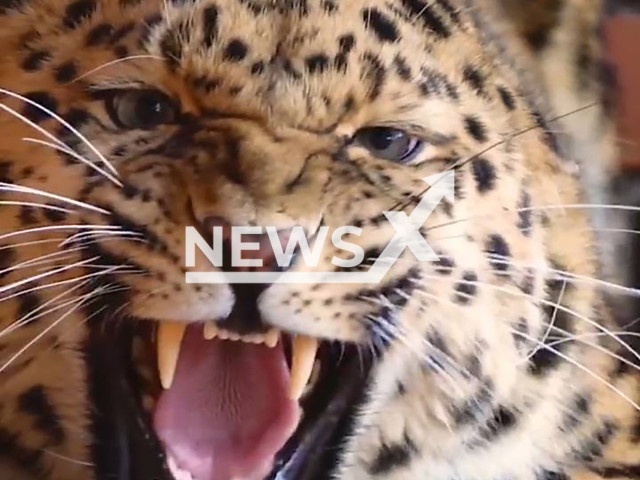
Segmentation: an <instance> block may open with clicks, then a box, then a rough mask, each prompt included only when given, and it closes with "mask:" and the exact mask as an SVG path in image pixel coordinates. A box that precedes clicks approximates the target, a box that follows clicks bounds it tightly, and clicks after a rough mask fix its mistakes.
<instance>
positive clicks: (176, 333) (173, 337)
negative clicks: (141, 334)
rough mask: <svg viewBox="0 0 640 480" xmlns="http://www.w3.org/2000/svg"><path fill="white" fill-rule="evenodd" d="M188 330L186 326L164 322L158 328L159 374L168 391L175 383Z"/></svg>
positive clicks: (163, 385)
mask: <svg viewBox="0 0 640 480" xmlns="http://www.w3.org/2000/svg"><path fill="white" fill-rule="evenodd" d="M186 329H187V325H186V324H184V323H175V322H162V323H160V325H159V327H158V372H159V373H160V383H161V384H162V387H163V388H164V389H168V388H169V387H171V384H172V383H173V376H174V374H175V372H176V365H177V364H178V356H179V355H180V344H181V343H182V338H183V337H184V333H185V331H186Z"/></svg>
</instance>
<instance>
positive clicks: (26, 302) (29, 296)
mask: <svg viewBox="0 0 640 480" xmlns="http://www.w3.org/2000/svg"><path fill="white" fill-rule="evenodd" d="M31 287H32V285H29V286H28V287H26V290H29V289H30V288H31ZM17 301H18V305H19V306H18V318H20V319H24V318H26V317H27V316H28V315H30V314H31V312H33V311H34V310H36V309H37V308H39V307H40V305H41V304H42V302H41V301H40V297H39V296H38V295H37V294H36V292H28V291H25V292H21V294H20V296H19V297H17Z"/></svg>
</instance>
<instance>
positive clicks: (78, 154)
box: [0, 0, 640, 480]
mask: <svg viewBox="0 0 640 480" xmlns="http://www.w3.org/2000/svg"><path fill="white" fill-rule="evenodd" d="M602 8H603V5H602V3H601V1H599V0H549V1H541V2H530V1H528V2H525V1H517V0H504V1H503V2H497V1H496V2H494V1H488V0H433V1H426V0H394V1H383V0H367V1H366V2H364V1H349V2H347V1H343V2H337V1H334V0H295V1H285V0H282V1H274V2H272V1H267V0H264V1H263V0H217V1H213V0H200V1H196V2H192V1H189V0H184V1H178V0H176V1H174V2H171V1H166V2H160V1H155V0H73V1H67V0H64V1H54V0H4V1H0V45H1V47H0V49H1V51H2V61H0V87H1V88H2V89H4V90H8V91H10V92H15V93H18V94H20V95H22V96H23V97H24V98H25V100H20V99H17V98H15V97H14V96H11V95H10V94H9V93H4V94H2V95H1V96H0V100H1V104H0V108H2V111H1V112H0V133H1V134H2V135H1V140H0V180H1V181H2V182H3V183H2V184H0V185H1V186H0V209H1V210H0V225H1V230H0V295H1V296H2V297H1V299H0V312H1V315H0V327H1V330H0V355H1V357H0V358H1V362H0V471H1V472H2V476H3V478H6V479H10V480H26V479H30V480H31V479H49V480H63V479H64V480H76V479H83V480H84V479H93V478H96V472H97V471H98V470H99V467H100V462H101V460H100V459H99V458H96V455H95V452H96V448H95V447H96V445H97V444H99V443H100V440H101V439H100V432H99V431H98V430H97V429H96V427H95V425H96V418H98V417H99V416H100V404H99V403H94V402H96V401H97V400H96V399H97V398H98V397H97V396H96V395H97V392H96V391H94V390H92V388H93V387H92V385H94V382H93V380H94V379H93V378H92V377H91V371H92V370H91V368H90V365H91V362H92V361H95V360H96V359H95V358H93V359H92V352H91V351H90V350H88V349H87V345H88V338H89V337H90V336H91V335H95V334H97V333H96V332H100V331H103V330H104V329H106V328H107V326H108V325H109V324H113V323H117V322H135V321H136V318H145V319H152V320H157V321H165V320H181V321H187V322H202V321H208V320H211V319H216V318H224V317H225V316H226V315H227V314H228V313H229V311H230V310H231V308H232V305H233V302H234V297H233V291H232V289H231V287H229V286H228V285H192V284H185V283H184V273H185V267H184V265H185V245H184V241H185V240H184V229H185V227H186V226H189V225H192V224H193V223H194V222H198V223H201V224H206V223H207V221H208V219H210V218H211V217H221V218H224V219H227V220H228V221H229V222H231V223H233V224H235V225H276V226H280V227H288V226H292V225H302V226H304V227H305V228H307V230H308V231H310V232H314V231H316V229H317V228H318V226H319V225H320V224H321V223H322V224H324V225H328V226H330V227H332V228H336V227H337V226H341V225H358V226H360V227H361V228H362V229H363V232H362V235H361V236H359V237H357V238H355V237H352V238H350V241H353V242H355V243H359V244H361V245H362V247H363V248H364V250H365V251H366V252H367V259H368V260H369V261H374V260H375V259H376V258H377V257H378V256H379V255H380V254H381V251H382V250H383V248H384V246H385V245H386V244H387V243H388V242H389V241H390V240H391V238H392V237H393V235H394V233H395V230H394V229H393V228H392V226H391V225H390V224H389V223H388V221H387V220H386V218H385V217H384V215H382V212H383V211H388V210H393V209H402V210H404V211H405V212H407V214H409V213H410V212H411V211H412V209H413V208H414V207H415V205H416V204H417V202H418V201H419V200H420V198H421V197H420V193H421V192H422V191H423V190H424V187H425V183H424V181H423V180H422V179H423V178H424V177H426V176H429V175H433V174H436V173H439V172H441V171H443V170H447V169H451V168H453V169H454V171H455V182H456V194H455V198H454V199H453V201H443V202H442V203H441V204H439V206H438V207H437V208H436V210H435V211H434V213H433V214H432V215H431V216H430V217H429V219H428V221H427V222H426V224H425V225H424V226H423V228H422V230H421V232H422V234H423V235H424V236H425V238H426V239H427V241H428V242H429V244H430V245H431V246H432V247H433V248H434V250H435V251H436V253H437V254H438V255H439V257H440V260H439V261H438V262H422V263H420V262H417V261H416V259H415V258H414V257H413V255H412V254H411V253H410V251H409V250H405V252H404V253H403V255H402V256H401V257H400V259H399V260H398V261H397V262H396V263H395V264H394V266H393V267H392V269H391V270H390V272H389V274H388V276H387V277H385V280H384V281H383V282H382V283H381V284H377V285H360V284H355V285H351V284H349V285H321V284H319V285H306V284H302V285H288V284H277V285H273V286H271V287H270V288H268V289H267V290H266V291H265V292H264V293H263V295H262V297H261V300H260V305H259V306H260V308H261V311H262V315H263V317H264V318H265V320H266V321H267V322H269V323H271V324H272V325H275V326H278V327H280V328H282V329H283V330H286V331H288V332H291V333H302V334H306V335H312V336H317V337H320V338H324V339H330V340H339V341H343V342H354V343H356V344H359V345H360V346H361V348H362V349H363V350H369V349H372V350H373V351H374V352H375V363H374V367H373V370H372V374H371V378H370V382H369V384H368V388H367V391H366V395H365V398H363V399H362V404H361V406H360V408H359V409H358V412H357V415H356V416H355V417H354V421H353V424H352V425H351V426H350V427H349V435H348V437H347V438H346V440H345V441H344V442H343V443H342V444H341V445H336V448H335V449H334V450H332V451H331V452H328V453H327V458H326V461H327V464H328V465H332V466H333V467H334V468H333V475H334V476H335V478H339V479H355V480H358V479H374V478H385V479H392V480H401V479H412V480H413V479H417V478H425V477H428V478H430V479H434V480H450V479H455V478H459V479H464V480H534V479H535V480H564V479H581V480H582V479H585V480H587V479H600V478H602V479H604V478H607V479H608V478H636V477H638V476H640V463H638V462H639V461H640V447H638V442H639V441H640V435H639V428H638V425H639V422H640V420H639V419H640V412H639V411H638V406H637V403H640V395H639V394H638V383H637V375H636V373H635V367H633V366H632V365H633V363H632V362H633V361H634V360H635V357H634V354H633V352H630V351H629V350H628V349H626V348H625V346H624V341H625V337H624V336H619V337H617V336H613V335H610V334H607V333H606V332H608V331H609V330H611V329H614V330H615V328H616V327H615V326H614V323H613V318H612V315H611V312H610V311H609V309H608V307H607V305H606V303H605V300H604V296H603V294H602V292H601V291H600V290H601V289H599V287H600V286H601V284H600V283H598V281H597V280H595V281H593V280H590V279H604V278H606V275H607V271H608V270H607V268H605V267H607V265H608V264H607V262H606V261H605V262H602V261H601V260H602V259H605V260H606V259H607V258H608V257H607V254H606V252H604V253H603V252H601V251H600V249H599V247H598V242H597V238H596V237H597V235H596V234H595V231H594V228H593V225H599V224H600V223H601V222H602V221H603V219H602V218H601V217H599V216H593V215H591V213H592V209H588V208H577V207H575V206H574V207H571V205H577V204H583V203H589V202H599V201H600V200H601V199H602V198H603V195H604V193H603V192H606V178H608V173H607V172H608V171H609V169H610V168H611V165H612V161H613V158H614V156H615V151H614V142H613V134H612V121H611V118H610V114H611V101H610V97H609V93H608V91H609V87H610V85H609V83H610V82H609V80H610V76H609V75H608V74H607V71H608V70H607V69H606V67H605V62H604V58H603V52H602V50H601V49H602V46H601V42H600V23H601V20H602V18H603V17H602V15H603V12H602V11H601V10H602ZM142 87H144V88H150V89H157V90H159V91H162V92H164V93H165V94H166V95H168V96H170V97H171V98H172V99H174V101H175V102H176V103H177V104H178V105H179V121H177V122H176V123H175V124H171V125H164V126H159V127H157V128H154V129H151V130H141V129H123V128H121V127H122V126H121V125H117V124H115V123H114V122H113V121H112V120H111V118H110V116H109V115H108V112H107V109H106V108H105V97H106V96H108V95H109V92H110V91H112V90H114V89H126V88H142ZM42 107H45V108H46V109H47V110H48V111H49V112H52V113H55V114H56V115H59V116H60V117H59V118H60V119H63V120H64V121H65V122H67V125H69V126H72V127H74V129H78V131H79V132H81V133H82V135H83V136H84V138H86V140H87V141H85V140H84V139H82V138H80V137H79V136H78V135H76V134H74V133H73V131H71V129H70V128H69V127H68V126H66V127H65V126H64V125H63V124H62V122H61V121H60V120H57V119H54V118H52V117H51V114H50V113H48V112H46V111H44V110H43V108H42ZM583 107H587V108H584V109H583V110H581V109H582V108H583ZM559 117H561V118H559ZM377 125H384V126H393V127H397V128H402V129H405V130H408V131H410V132H411V133H412V134H414V135H416V136H418V137H420V138H422V139H423V140H424V142H425V145H426V146H425V148H424V149H423V150H422V151H421V152H420V153H419V155H418V156H417V157H416V158H415V159H412V160H411V162H409V163H408V164H395V163H393V162H390V161H386V160H382V159H378V158H375V157H373V156H372V155H371V154H370V153H369V152H367V151H366V150H365V149H363V148H359V147H358V146H357V145H356V144H354V143H353V142H352V141H351V139H352V138H353V135H354V134H355V133H356V132H357V131H358V129H360V128H363V127H366V126H377ZM36 126H37V127H40V128H42V129H44V130H45V131H47V132H49V133H50V135H52V137H49V138H47V137H45V136H44V134H43V133H42V132H39V131H37V130H36ZM29 138H31V139H33V138H35V139H39V140H40V143H38V142H34V141H33V140H26V139H29ZM42 141H46V142H48V143H49V145H44V144H42ZM58 142H64V145H63V144H60V143H58ZM97 152H101V153H102V155H104V158H100V157H99V155H98V153H97ZM81 158H84V159H85V161H84V162H83V161H82V160H81ZM104 159H107V160H109V161H110V162H111V164H112V165H113V167H114V170H116V171H117V174H116V173H115V172H114V171H112V170H111V168H110V167H109V165H107V164H106V163H105V161H104ZM89 164H90V165H89ZM98 169H99V170H98ZM29 189H36V190H37V191H35V190H29ZM43 192H45V193H43ZM16 202H17V203H16ZM48 227H55V229H53V228H48ZM334 254H336V252H334V251H331V249H330V248H329V247H327V249H326V251H323V255H322V257H321V260H320V262H319V265H318V266H317V268H311V267H304V266H303V265H301V264H300V263H298V264H296V266H295V267H294V270H296V271H304V270H305V269H310V270H318V271H326V270H332V269H335V268H336V267H335V266H334V265H332V264H331V263H330V260H331V258H332V256H333V255H334ZM196 263H197V265H196V268H195V269H196V270H198V271H203V270H207V269H211V268H213V267H211V266H210V265H209V264H208V263H207V262H206V259H205V258H204V256H203V255H200V256H198V257H197V258H196ZM117 348H118V346H117V345H113V349H114V350H116V349H117ZM342 381H349V379H346V378H345V379H343V380H342ZM98 393H99V392H98ZM103 393H104V392H103Z"/></svg>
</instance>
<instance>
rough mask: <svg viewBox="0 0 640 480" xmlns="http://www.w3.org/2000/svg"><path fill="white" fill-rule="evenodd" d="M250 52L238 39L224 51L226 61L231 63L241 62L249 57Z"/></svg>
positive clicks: (231, 42) (230, 43)
mask: <svg viewBox="0 0 640 480" xmlns="http://www.w3.org/2000/svg"><path fill="white" fill-rule="evenodd" d="M248 52H249V49H248V47H247V45H246V44H245V43H244V42H243V41H242V40H239V39H237V38H236V39H234V40H231V41H230V42H229V43H228V44H227V46H226V48H225V49H224V59H225V60H228V61H230V62H239V61H241V60H242V59H244V57H246V56H247V53H248Z"/></svg>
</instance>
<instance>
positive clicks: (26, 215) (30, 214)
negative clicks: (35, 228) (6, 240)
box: [18, 205, 38, 227]
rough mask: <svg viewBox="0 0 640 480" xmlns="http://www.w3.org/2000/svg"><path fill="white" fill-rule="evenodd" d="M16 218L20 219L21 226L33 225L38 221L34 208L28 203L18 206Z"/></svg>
mask: <svg viewBox="0 0 640 480" xmlns="http://www.w3.org/2000/svg"><path fill="white" fill-rule="evenodd" d="M18 219H19V220H20V225H22V226H23V227H26V226H29V225H35V224H36V223H38V217H37V216H36V211H35V208H34V207H31V206H29V205H23V206H22V207H20V212H19V213H18Z"/></svg>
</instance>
